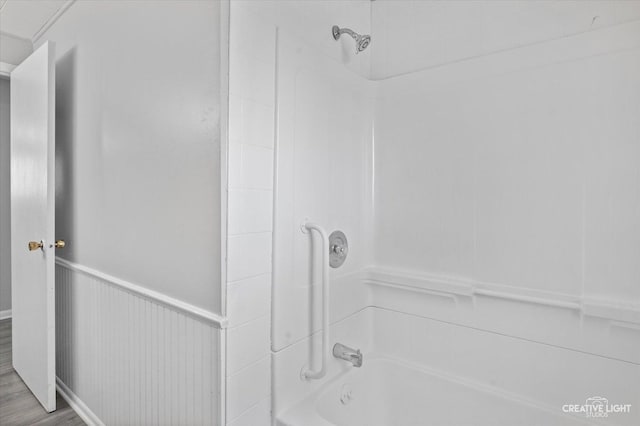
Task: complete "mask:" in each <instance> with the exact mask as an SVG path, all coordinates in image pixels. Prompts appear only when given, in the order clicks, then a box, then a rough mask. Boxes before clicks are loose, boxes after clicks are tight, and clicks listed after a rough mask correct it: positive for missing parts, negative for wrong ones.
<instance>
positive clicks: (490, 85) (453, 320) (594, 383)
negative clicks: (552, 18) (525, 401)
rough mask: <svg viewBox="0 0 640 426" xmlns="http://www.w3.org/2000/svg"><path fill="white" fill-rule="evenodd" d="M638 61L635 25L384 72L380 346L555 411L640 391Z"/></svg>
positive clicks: (627, 420) (379, 162)
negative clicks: (595, 372)
mask: <svg viewBox="0 0 640 426" xmlns="http://www.w3.org/2000/svg"><path fill="white" fill-rule="evenodd" d="M375 13H376V11H374V16H375ZM397 24H398V25H399V23H397ZM374 68H375V67H374ZM639 72H640V21H633V22H628V23H624V24H620V25H612V26H608V27H603V28H599V29H597V30H592V31H588V32H584V33H581V34H577V35H574V36H570V37H563V38H560V39H557V40H551V41H547V42H544V43H538V44H533V45H530V46H526V47H520V48H518V49H510V50H506V51H503V52H499V53H495V54H490V55H483V56H479V57H476V58H473V59H469V60H465V61H458V62H455V63H449V64H447V65H442V66H439V67H434V68H429V69H425V70H422V71H418V72H414V73H409V74H404V75H402V76H396V77H391V78H388V79H385V80H383V81H380V82H379V86H378V99H377V101H376V111H375V175H374V176H375V188H374V199H375V204H374V217H375V219H374V223H375V227H374V231H375V243H374V247H375V251H374V258H373V265H374V266H373V267H372V268H371V269H370V270H369V272H368V276H367V277H366V278H365V281H366V282H367V283H368V284H369V285H370V287H371V289H370V290H371V292H372V293H371V301H370V303H371V305H372V306H376V307H381V308H384V309H386V310H388V311H390V312H392V313H389V314H384V319H380V320H379V323H377V325H376V330H380V334H376V338H378V339H379V340H378V341H383V340H384V339H385V337H384V336H385V335H386V336H387V337H389V338H390V339H391V340H389V341H387V342H386V343H385V344H384V345H383V346H381V347H380V346H379V347H377V348H376V349H377V350H380V351H382V352H384V353H390V354H393V355H394V356H399V357H401V358H404V359H413V360H414V361H416V362H419V363H423V364H424V365H427V366H429V368H435V369H437V370H439V371H446V372H449V373H452V374H454V375H460V376H462V377H476V379H477V380H478V381H479V382H481V383H483V384H487V385H491V386H494V385H495V386H497V387H499V388H500V389H502V390H507V391H509V392H514V393H516V394H518V395H521V396H523V397H525V398H533V399H534V400H535V401H536V404H541V405H547V406H550V407H554V406H557V404H560V403H562V402H563V401H567V400H577V401H581V400H584V399H585V398H587V397H589V396H590V395H591V394H598V395H600V394H603V395H604V394H606V395H609V397H610V398H611V399H617V400H629V401H632V403H634V404H637V403H638V402H637V395H639V394H640V389H639V388H638V384H637V383H638V382H637V377H636V376H634V375H635V374H637V371H638V370H637V369H638V365H640V332H639V331H638V330H639V329H638V325H639V324H640V290H639V289H638V286H637V283H638V281H639V280H640V273H639V269H638V262H637V259H638V256H640V252H639V250H640V227H638V223H639V222H638V220H637V218H638V217H639V216H638V213H639V212H640V204H639V203H638V201H639V200H638V197H637V194H638V193H639V192H640V187H639V183H638V182H640V180H639V179H638V167H637V158H639V154H640V152H638V144H637V139H638V135H639V134H640V125H639V124H638V122H637V120H636V118H635V117H637V116H638V113H639V112H640V101H639V99H640V82H639V81H638V78H637V75H639ZM433 320H436V322H433ZM437 321H442V322H443V323H438V322H437ZM445 324H447V325H445ZM460 326H461V327H460ZM385 328H386V330H387V331H386V332H385V331H384V330H385ZM440 328H442V329H443V330H441V331H438V329H440ZM444 329H447V330H444ZM398 330H401V332H398ZM485 332H488V334H485ZM396 333H397V336H396V337H394V335H395V334H396ZM494 333H495V334H494ZM427 336H428V337H427ZM451 336H455V337H456V338H455V339H453V340H452V339H451ZM498 336H502V337H498ZM522 341H527V342H529V343H527V345H530V347H529V348H525V347H524V346H523V344H522ZM406 342H416V343H409V344H406ZM425 342H426V343H425ZM453 342H455V343H453ZM403 345H404V346H403ZM476 345H477V347H476ZM485 346H488V347H489V348H490V350H488V351H486V352H485V351H484V349H482V348H484V347H485ZM549 346H550V347H553V348H554V349H553V350H552V351H549V350H547V347H549ZM400 352H401V354H400ZM468 353H473V354H476V353H477V354H478V356H479V358H478V359H475V358H474V359H470V358H467V357H466V354H468ZM509 354H518V356H517V357H516V358H517V359H518V360H520V359H522V360H528V363H529V364H530V365H531V368H532V369H534V371H535V369H537V368H541V369H542V370H543V371H538V372H537V373H536V374H535V377H534V375H531V376H527V374H529V372H530V370H527V367H526V363H525V365H515V364H514V363H512V362H511V361H510V360H509V356H510V355H509ZM532 354H537V355H535V356H532ZM482 357H486V358H485V359H487V360H488V359H491V360H493V359H494V358H495V359H500V358H501V357H502V358H503V361H502V362H499V363H497V364H495V365H493V366H492V362H493V361H491V362H488V361H484V360H483V359H482ZM516 364H517V363H516ZM477 365H483V366H485V367H486V369H487V371H488V374H486V375H485V376H484V377H480V376H474V375H475V374H476V372H474V371H471V370H472V369H477ZM557 365H570V366H571V369H566V370H563V371H560V372H557V374H549V372H550V371H553V370H554V368H556V367H555V366H557ZM598 365H600V366H601V367H597V366H598ZM605 365H606V367H604V366H605ZM470 366H473V368H472V369H470V368H469V367H470ZM591 368H593V369H596V370H597V369H599V368H604V369H605V370H606V371H608V372H610V373H611V374H610V375H601V376H596V375H589V379H588V380H584V379H581V377H583V376H585V371H587V370H589V369H591ZM478 371H479V370H478ZM483 371H484V370H483ZM506 371H511V373H506ZM515 377H518V379H519V380H520V381H521V383H524V384H526V386H524V387H519V386H516V385H515V384H514V383H510V380H512V379H513V378H515ZM629 377H632V379H631V380H628V379H629ZM569 384H571V385H569ZM536 386H540V387H539V388H536ZM542 389H544V390H542ZM637 420H638V418H637V416H636V415H631V416H626V417H624V418H623V417H618V418H616V419H609V421H610V422H612V424H617V423H616V422H619V423H620V424H635V423H637Z"/></svg>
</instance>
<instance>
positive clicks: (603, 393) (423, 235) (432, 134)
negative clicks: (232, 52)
mask: <svg viewBox="0 0 640 426" xmlns="http://www.w3.org/2000/svg"><path fill="white" fill-rule="evenodd" d="M617 30H618V31H619V34H618V36H620V37H622V36H623V35H625V34H638V33H639V32H640V27H638V25H637V24H635V26H628V27H625V28H618V29H617ZM345 34H346V35H348V36H350V37H351V38H353V40H354V41H355V44H356V51H355V53H356V54H360V53H362V52H363V51H365V49H367V47H368V46H370V45H372V44H373V43H375V42H376V40H375V38H374V39H372V37H371V36H369V35H361V34H358V33H356V32H354V31H352V30H350V29H348V28H340V27H338V26H333V28H331V35H332V36H333V38H334V39H335V40H337V41H340V40H341V35H345ZM598 37H599V35H597V34H595V33H593V34H579V35H577V36H575V37H573V38H567V39H563V40H558V41H551V42H548V43H542V44H539V45H533V46H531V47H526V48H522V49H516V50H512V51H504V52H499V53H496V54H494V55H488V56H484V57H480V58H471V59H468V60H465V61H461V62H457V63H454V64H451V65H448V66H442V67H435V68H428V69H424V70H419V71H416V72H411V73H406V74H402V75H398V76H392V77H389V78H386V79H380V80H371V79H367V78H363V77H361V76H359V75H357V74H356V73H354V72H352V71H350V70H347V69H346V68H345V67H343V66H342V65H341V64H338V63H336V62H334V61H332V60H329V59H328V58H324V57H322V55H317V54H314V48H312V47H310V46H308V45H306V44H305V43H304V42H303V41H301V40H299V39H297V38H295V37H293V36H290V35H288V34H287V33H286V32H285V31H281V32H279V34H278V40H277V61H278V68H277V75H276V79H277V83H276V89H277V94H276V107H277V112H278V113H277V128H278V137H277V139H278V142H277V143H278V145H277V150H276V170H275V174H276V186H275V187H274V193H275V206H274V211H275V213H274V214H275V217H274V234H273V238H274V244H273V248H274V251H273V256H274V259H273V265H274V271H273V283H274V284H273V285H274V288H273V301H272V303H273V305H272V306H273V307H272V336H271V337H272V380H273V384H272V392H273V394H272V398H273V403H272V411H273V417H274V418H275V422H276V424H277V425H280V426H328V425H344V426H347V425H348V426H390V425H398V426H422V425H438V426H444V425H451V426H462V425H494V426H495V425H510V426H513V425H531V426H534V425H566V426H569V425H586V424H614V425H617V424H619V425H629V426H630V425H633V424H637V422H638V421H639V419H640V417H639V413H640V385H639V383H640V367H639V365H640V352H638V344H637V343H638V342H637V340H636V339H637V337H638V326H637V323H638V314H637V312H636V311H635V310H634V309H629V310H627V311H625V310H624V309H622V308H621V305H616V304H615V303H609V302H607V301H606V300H603V299H597V298H586V297H582V296H580V295H572V294H570V292H569V291H566V292H565V291H555V290H554V289H553V288H545V287H544V286H540V287H539V288H537V289H536V288H535V283H534V281H533V280H531V281H529V283H530V285H525V286H522V287H519V286H517V285H514V286H507V285H504V284H499V282H500V280H497V279H496V280H495V281H494V280H488V279H482V277H483V276H488V274H485V273H484V271H486V270H488V266H485V265H483V264H482V263H481V262H483V260H482V259H483V257H482V256H485V254H484V253H485V252H486V251H488V250H494V251H496V250H503V251H501V252H500V253H499V254H496V256H497V257H498V258H500V256H502V257H503V258H504V262H513V264H511V265H507V267H506V270H508V271H510V272H509V273H510V274H511V276H515V275H517V274H520V272H518V271H517V270H516V268H518V266H517V264H516V261H517V259H518V258H514V257H513V256H511V253H510V251H509V249H504V247H499V248H498V249H496V245H500V244H507V243H508V239H506V240H504V239H503V240H502V241H498V240H496V241H494V242H492V243H491V244H494V246H489V248H487V246H486V245H485V246H483V247H484V248H483V250H484V252H483V251H482V250H481V248H482V247H481V244H485V241H486V239H487V238H490V237H491V235H490V234H488V233H486V232H485V231H486V229H494V230H496V232H498V233H500V232H502V233H503V234H505V231H504V230H502V229H501V228H500V224H499V223H497V224H496V222H495V220H497V221H498V222H499V221H500V220H504V221H508V220H511V219H510V218H509V216H508V214H509V213H510V212H509V211H507V210H508V209H510V208H511V209H515V210H514V211H516V213H517V212H520V213H519V214H524V215H528V214H529V213H528V212H527V211H526V210H518V209H521V207H522V206H517V207H514V206H510V205H509V204H508V203H510V202H515V201H513V199H515V198H518V197H520V198H521V201H517V202H520V203H522V205H523V206H526V205H527V199H526V195H525V197H524V198H522V192H520V191H524V192H527V191H534V188H535V187H527V185H530V182H528V181H527V179H528V178H527V177H526V176H525V177H524V178H523V177H522V176H521V174H523V173H525V174H526V173H529V171H528V170H527V171H524V172H523V171H522V168H526V167H529V166H528V165H526V164H524V165H521V169H520V170H516V169H515V168H510V167H512V166H513V164H512V163H514V162H517V161H519V160H518V158H519V157H517V155H530V156H531V157H532V158H533V159H532V160H531V161H534V162H535V161H539V162H540V163H539V164H537V166H536V167H538V166H540V164H543V165H544V164H547V163H546V161H547V159H546V157H544V156H540V157H537V155H538V154H537V153H535V152H533V153H532V152H529V151H527V150H528V149H529V148H528V147H526V146H522V145H518V146H514V145H517V144H516V143H515V142H514V143H511V142H510V141H509V137H513V138H517V137H519V136H517V135H520V134H521V133H520V132H524V131H531V132H533V135H532V136H531V137H539V138H542V137H544V136H545V135H546V134H545V133H540V132H539V130H537V129H539V127H540V126H538V127H535V126H534V124H535V122H539V121H540V120H547V121H549V122H551V124H549V126H550V127H553V126H556V130H558V131H561V132H568V133H569V134H573V133H571V132H573V130H572V129H574V127H571V126H574V125H575V123H574V122H575V120H574V118H573V115H572V114H569V113H565V112H561V113H560V114H561V115H562V120H565V119H566V120H567V123H561V122H559V121H558V122H553V120H554V119H553V118H551V117H550V116H549V115H548V114H547V112H546V111H547V110H546V108H551V107H550V106H548V105H549V101H548V99H553V100H552V101H551V102H561V103H564V104H566V108H567V109H571V108H575V109H580V108H581V106H580V105H581V104H583V102H582V100H581V99H580V98H579V97H578V98H577V99H573V98H571V96H573V95H574V94H575V93H579V92H580V90H581V87H583V86H582V85H584V84H586V83H585V81H590V80H589V79H590V78H592V77H593V75H602V74H603V73H604V74H606V75H615V74H616V72H615V70H614V69H615V66H611V64H614V65H615V64H617V63H620V66H621V67H622V66H623V64H624V63H628V64H629V63H633V64H634V66H635V67H638V64H639V63H640V61H639V60H638V57H639V55H638V50H637V49H636V50H634V51H633V52H634V53H633V55H632V54H628V55H627V56H625V54H622V53H615V52H616V49H615V46H602V45H600V46H598V43H594V40H597V38H598ZM608 37H610V38H611V39H613V38H615V35H609V36H608ZM620 40H622V38H621V39H620ZM341 44H342V46H343V48H344V52H348V53H349V54H351V55H353V53H352V51H350V49H351V47H350V46H349V44H347V43H345V42H344V41H341ZM614 44H615V43H614ZM571 49H578V50H580V52H578V53H572V54H570V55H567V54H566V52H567V51H571ZM612 52H613V53H612ZM634 55H635V56H634ZM623 56H625V57H623ZM585 63H586V64H585ZM583 69H589V70H590V71H589V72H591V73H594V74H593V75H589V76H587V77H585V79H583V80H580V81H575V80H573V77H572V76H573V75H574V74H575V73H576V72H578V71H579V70H583ZM607 73H609V74H607ZM624 78H626V79H627V80H626V82H627V83H626V84H629V85H631V86H633V87H637V82H630V80H633V78H632V77H631V76H630V74H629V75H626V77H623V79H624ZM558 82H560V84H558ZM562 85H566V86H567V87H568V89H566V90H564V89H559V88H558V87H564V86H562ZM623 87H626V86H624V84H623ZM593 96H596V97H597V96H599V95H598V94H594V95H593ZM563 111H564V110H563ZM580 113H585V114H588V113H589V112H585V111H582V112H580ZM499 115H502V116H503V118H502V119H501V120H498V119H497V118H496V116H499ZM529 115H531V116H532V117H533V118H532V119H531V120H532V122H529V118H528V116H529ZM502 120H504V124H500V123H503V121H502ZM572 120H573V121H572ZM510 122H511V123H513V124H512V125H511V124H509V123H510ZM572 123H573V124H572ZM501 125H502V126H504V127H505V128H504V129H501V127H500V126H501ZM543 127H544V126H543ZM536 132H537V133H536ZM505 134H509V135H511V136H509V137H506V138H505V136H504V135H505ZM514 135H516V136H514ZM374 136H375V137H374ZM525 139H526V140H527V141H528V142H527V143H529V144H532V143H533V142H531V141H529V139H527V138H525ZM496 140H497V141H498V142H496ZM374 141H375V142H374ZM556 144H557V143H556ZM552 145H553V144H552ZM518 150H524V151H523V152H519V151H518ZM505 152H506V154H505ZM501 155H503V157H504V158H501V157H500V156H501ZM512 155H513V156H512ZM558 155H569V153H564V152H563V153H560V154H558ZM505 164H508V166H505ZM513 167H516V166H513ZM548 167H551V166H548ZM496 170H499V171H500V172H501V173H502V174H499V173H498V172H496ZM492 173H493V174H494V175H495V176H493V175H492ZM512 175H513V179H515V180H516V181H517V183H516V184H515V185H516V186H517V185H522V186H523V188H522V189H520V188H517V187H516V188H515V190H516V191H515V192H508V191H513V189H514V188H511V187H510V186H509V185H510V180H511V176H512ZM558 177H559V178H561V177H562V175H558ZM496 178H497V180H496ZM495 187H499V189H495ZM482 191H484V192H482ZM492 191H493V192H492ZM500 191H503V192H502V193H500ZM536 196H538V195H536V194H533V195H531V197H536ZM483 197H484V198H483ZM509 197H512V199H509ZM494 199H497V200H500V202H499V203H497V204H496V203H494V204H492V203H493V200H494ZM487 200H489V201H487ZM483 203H484V204H483ZM500 203H502V207H501V205H500ZM491 209H496V210H491ZM505 209H506V210H505ZM529 210H531V209H529ZM505 211H506V213H505ZM466 214H469V215H470V216H469V218H470V219H469V220H468V222H465V220H466V216H465V215H466ZM537 214H545V213H544V212H543V213H537ZM494 217H497V218H498V219H494ZM531 217H535V216H531ZM505 226H509V225H505ZM511 226H516V225H514V224H511ZM553 226H555V225H553ZM482 227H485V228H486V229H485V228H482ZM491 227H493V228H491ZM334 229H335V231H333V232H328V231H329V230H334ZM464 232H468V234H469V235H471V236H472V237H470V241H471V243H470V244H469V245H468V246H467V245H465V244H466V236H465V235H463V233H464ZM483 232H484V234H483ZM558 232H559V233H561V232H562V231H558ZM509 238H511V237H509ZM523 238H525V237H523ZM526 238H531V239H535V238H537V237H536V236H535V235H528V236H527V237H526ZM438 239H441V241H440V242H438ZM512 241H515V240H512ZM513 244H515V245H516V246H518V245H521V244H520V243H519V242H515V243H513ZM496 253H497V252H496ZM528 255H530V256H533V257H535V256H542V257H543V258H544V259H547V257H546V255H545V254H536V253H529V254H528ZM465 257H469V258H470V259H471V261H470V264H471V265H473V269H465V268H466V266H464V264H463V262H462V260H461V259H462V258H465ZM550 260H553V259H550ZM486 262H487V263H491V262H495V259H488V260H486ZM521 263H522V262H521ZM525 263H526V262H525ZM525 263H523V264H522V265H521V267H523V268H525V267H528V266H527V264H525ZM459 265H463V267H460V268H459V269H460V272H456V268H457V267H458V266H459ZM497 265H498V267H502V265H501V264H499V263H498V264H497ZM430 270H435V271H442V273H438V274H434V273H431V272H429V271H430ZM447 271H450V272H447ZM473 271H476V272H473ZM531 273H532V274H537V275H536V277H538V278H539V277H543V276H544V274H541V273H539V272H538V271H534V270H531ZM475 275H477V276H478V277H480V278H478V277H476V276H475ZM520 275H521V274H520ZM503 276H504V277H505V278H504V279H503V280H505V281H506V279H507V278H506V277H508V276H509V275H508V274H504V275H503ZM471 277H472V278H471ZM605 397H606V398H605ZM594 398H595V399H594ZM585 401H586V402H585ZM593 401H596V402H598V404H599V405H597V406H596V405H594V404H595V403H593ZM616 404H617V405H618V406H619V405H620V404H623V405H625V406H627V407H632V408H631V409H630V410H629V409H628V408H627V409H626V412H613V411H611V410H610V407H614V406H616ZM567 407H574V408H571V409H570V408H567ZM575 407H587V408H586V410H591V408H594V409H595V410H596V412H595V413H596V414H597V413H601V414H602V413H604V414H606V415H604V414H602V415H585V408H583V409H582V411H581V410H579V409H575ZM590 407H591V408H590ZM597 410H601V411H597ZM607 410H609V411H607ZM634 422H635V423H634Z"/></svg>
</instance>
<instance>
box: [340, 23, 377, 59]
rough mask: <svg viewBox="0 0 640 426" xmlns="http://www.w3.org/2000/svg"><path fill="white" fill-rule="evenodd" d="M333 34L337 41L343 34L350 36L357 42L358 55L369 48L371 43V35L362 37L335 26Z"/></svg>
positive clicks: (347, 29)
mask: <svg viewBox="0 0 640 426" xmlns="http://www.w3.org/2000/svg"><path fill="white" fill-rule="evenodd" d="M331 33H332V34H333V38H334V39H335V40H338V39H339V38H340V36H341V35H342V34H349V35H350V36H351V37H352V38H353V39H354V40H355V41H356V54H358V53H360V52H362V51H363V50H364V49H366V48H367V46H369V43H371V36H370V35H366V34H365V35H360V34H358V33H356V32H354V31H352V30H350V29H349V28H340V27H339V26H337V25H334V26H333V28H331Z"/></svg>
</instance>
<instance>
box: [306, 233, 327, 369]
mask: <svg viewBox="0 0 640 426" xmlns="http://www.w3.org/2000/svg"><path fill="white" fill-rule="evenodd" d="M311 231H316V232H317V233H318V234H320V237H321V238H322V365H321V367H320V370H317V371H313V370H311V369H310V368H306V366H305V367H304V368H303V369H302V372H301V377H302V378H303V379H305V380H311V379H321V378H323V377H324V375H325V374H326V372H327V353H328V351H329V237H328V236H327V232H326V231H325V230H324V228H322V227H321V226H320V225H318V224H315V223H313V222H306V223H305V224H304V225H303V226H302V232H304V233H307V232H311Z"/></svg>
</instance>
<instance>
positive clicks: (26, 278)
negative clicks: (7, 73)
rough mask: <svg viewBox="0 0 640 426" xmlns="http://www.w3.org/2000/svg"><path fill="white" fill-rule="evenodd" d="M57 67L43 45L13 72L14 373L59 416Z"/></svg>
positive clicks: (49, 47)
mask: <svg viewBox="0 0 640 426" xmlns="http://www.w3.org/2000/svg"><path fill="white" fill-rule="evenodd" d="M54 131H55V59H54V47H53V44H52V43H49V42H47V43H45V44H44V45H42V46H41V47H40V48H39V49H38V50H36V51H35V52H34V53H33V54H32V55H31V56H29V57H28V58H27V59H25V60H24V62H22V64H20V65H19V66H17V67H16V68H15V69H14V70H13V71H12V72H11V310H12V317H13V320H12V323H13V330H12V334H13V367H14V368H15V370H16V371H17V373H18V374H19V375H20V377H21V378H22V380H23V381H24V382H25V384H26V385H27V386H28V387H29V389H30V390H31V392H33V394H34V395H35V397H36V398H38V400H39V401H40V403H41V404H42V406H43V407H44V408H45V410H47V411H53V410H55V409H56V371H55V344H56V342H55V281H54V261H55V242H54V238H55V234H54V223H55V221H54V212H55V210H54V207H55V204H54V202H55V186H54V183H55V182H54V159H55V139H54Z"/></svg>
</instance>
